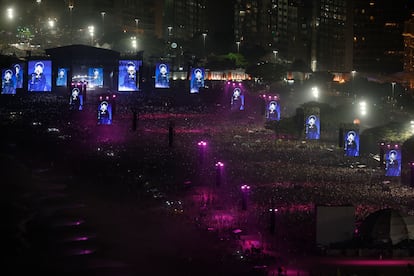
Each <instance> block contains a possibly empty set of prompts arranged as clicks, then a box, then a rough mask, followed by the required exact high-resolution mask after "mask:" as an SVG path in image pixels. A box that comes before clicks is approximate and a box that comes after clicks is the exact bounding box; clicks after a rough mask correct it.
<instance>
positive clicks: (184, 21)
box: [162, 0, 208, 41]
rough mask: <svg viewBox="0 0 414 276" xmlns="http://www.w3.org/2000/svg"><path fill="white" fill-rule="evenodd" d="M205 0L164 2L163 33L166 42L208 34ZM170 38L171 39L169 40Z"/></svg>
mask: <svg viewBox="0 0 414 276" xmlns="http://www.w3.org/2000/svg"><path fill="white" fill-rule="evenodd" d="M206 3H207V0H165V1H164V8H163V24H162V26H163V33H164V38H166V39H167V40H170V39H172V38H173V39H174V40H177V41H180V40H181V41H182V40H184V41H185V40H190V39H192V38H196V37H199V38H200V40H201V39H202V36H203V33H204V34H207V33H208V26H207V8H206ZM171 37H172V38H171Z"/></svg>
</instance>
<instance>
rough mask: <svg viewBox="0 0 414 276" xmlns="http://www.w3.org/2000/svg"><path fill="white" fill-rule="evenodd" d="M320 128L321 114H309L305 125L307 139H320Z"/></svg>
mask: <svg viewBox="0 0 414 276" xmlns="http://www.w3.org/2000/svg"><path fill="white" fill-rule="evenodd" d="M320 130H321V129H320V122H319V116H318V115H316V114H310V115H309V116H307V117H306V127H305V134H306V139H309V140H318V139H319V138H320Z"/></svg>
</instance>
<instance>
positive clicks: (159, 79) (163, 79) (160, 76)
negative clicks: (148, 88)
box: [155, 63, 170, 88]
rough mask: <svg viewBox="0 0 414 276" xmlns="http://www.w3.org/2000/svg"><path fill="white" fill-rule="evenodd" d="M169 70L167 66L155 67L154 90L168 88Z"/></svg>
mask: <svg viewBox="0 0 414 276" xmlns="http://www.w3.org/2000/svg"><path fill="white" fill-rule="evenodd" d="M169 76H170V68H169V66H168V64H165V63H157V65H156V67H155V88H169V87H170V79H169Z"/></svg>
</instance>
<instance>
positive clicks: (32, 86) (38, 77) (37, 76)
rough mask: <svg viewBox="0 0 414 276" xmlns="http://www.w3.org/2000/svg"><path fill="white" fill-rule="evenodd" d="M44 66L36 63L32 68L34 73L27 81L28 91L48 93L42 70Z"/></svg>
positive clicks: (41, 63)
mask: <svg viewBox="0 0 414 276" xmlns="http://www.w3.org/2000/svg"><path fill="white" fill-rule="evenodd" d="M44 67H45V65H44V64H43V62H41V61H39V62H36V64H35V66H34V72H33V73H32V75H31V79H30V81H29V88H28V90H29V91H48V84H47V82H46V77H45V75H44V74H43V69H44Z"/></svg>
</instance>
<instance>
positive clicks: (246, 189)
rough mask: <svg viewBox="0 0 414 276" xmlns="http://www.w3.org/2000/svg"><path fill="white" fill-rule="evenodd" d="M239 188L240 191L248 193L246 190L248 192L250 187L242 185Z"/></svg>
mask: <svg viewBox="0 0 414 276" xmlns="http://www.w3.org/2000/svg"><path fill="white" fill-rule="evenodd" d="M240 188H241V189H242V191H248V190H250V186H249V185H242V186H241V187H240Z"/></svg>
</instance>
